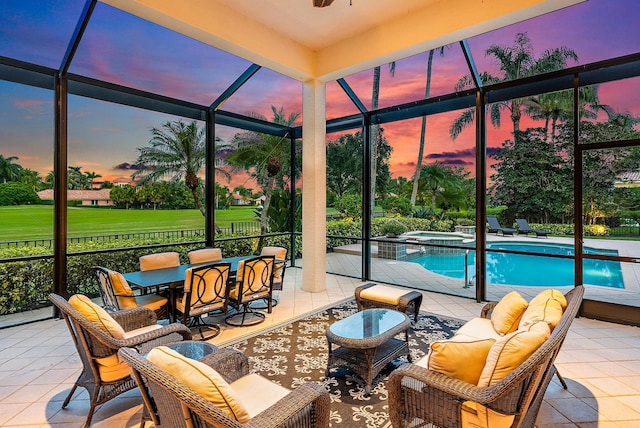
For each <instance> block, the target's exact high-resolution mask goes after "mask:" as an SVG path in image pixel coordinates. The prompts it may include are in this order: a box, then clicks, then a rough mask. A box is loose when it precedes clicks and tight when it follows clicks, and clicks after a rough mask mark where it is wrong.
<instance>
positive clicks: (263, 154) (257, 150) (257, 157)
mask: <svg viewBox="0 0 640 428" xmlns="http://www.w3.org/2000/svg"><path fill="white" fill-rule="evenodd" d="M271 111H272V112H273V119H272V122H274V123H277V124H280V125H285V126H292V125H293V124H295V122H296V120H297V119H298V117H299V116H300V113H291V114H289V115H287V114H285V112H284V109H283V108H280V109H279V110H278V109H277V108H276V107H275V106H271ZM254 117H256V118H258V119H262V120H266V119H265V118H264V117H263V116H260V115H254ZM232 146H235V147H236V149H235V151H234V152H232V153H230V154H229V155H228V157H227V162H228V163H229V164H230V165H231V166H232V167H233V168H234V170H245V171H247V172H249V174H250V175H251V176H252V177H253V178H255V180H256V182H257V183H258V185H259V186H260V187H261V188H262V191H263V195H264V197H265V200H264V202H263V205H262V211H261V214H260V229H261V230H262V233H266V232H267V231H268V228H269V223H268V214H269V205H270V203H271V195H272V194H273V190H274V188H275V187H276V185H277V186H278V187H281V188H284V187H285V186H286V185H291V184H293V183H287V181H290V178H291V177H290V175H291V174H290V171H291V165H290V158H291V156H290V153H291V147H290V139H289V137H286V136H285V137H279V136H275V135H269V134H263V133H257V132H251V131H248V132H243V133H240V134H236V135H235V136H234V137H233V140H232ZM294 167H295V168H296V171H297V170H299V167H298V165H294ZM285 178H286V179H285Z"/></svg>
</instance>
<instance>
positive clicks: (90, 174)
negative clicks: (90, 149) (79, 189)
mask: <svg viewBox="0 0 640 428" xmlns="http://www.w3.org/2000/svg"><path fill="white" fill-rule="evenodd" d="M84 175H85V177H86V178H87V181H88V182H89V189H93V180H95V179H96V178H100V177H102V175H100V174H98V173H97V172H95V171H91V172H85V173H84Z"/></svg>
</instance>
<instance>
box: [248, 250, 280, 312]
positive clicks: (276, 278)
mask: <svg viewBox="0 0 640 428" xmlns="http://www.w3.org/2000/svg"><path fill="white" fill-rule="evenodd" d="M260 255H261V256H274V257H275V260H274V262H273V286H272V288H273V291H274V292H275V291H282V284H283V282H284V272H285V269H286V267H287V249H286V248H284V247H262V250H261V251H260ZM277 304H278V299H277V298H276V297H273V296H272V297H271V306H276V305H277ZM251 307H252V308H253V309H267V303H266V301H265V302H264V303H263V304H260V305H255V304H254V305H251Z"/></svg>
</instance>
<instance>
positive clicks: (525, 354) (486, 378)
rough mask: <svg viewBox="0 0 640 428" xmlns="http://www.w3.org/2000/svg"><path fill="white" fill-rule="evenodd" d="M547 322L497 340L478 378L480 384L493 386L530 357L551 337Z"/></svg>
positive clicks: (481, 385)
mask: <svg viewBox="0 0 640 428" xmlns="http://www.w3.org/2000/svg"><path fill="white" fill-rule="evenodd" d="M549 335H550V330H549V327H548V326H547V325H546V324H545V323H537V324H536V325H535V326H531V329H530V330H517V331H514V332H513V333H509V334H507V335H505V336H503V337H501V338H500V339H498V340H497V341H496V343H494V344H493V346H492V347H491V350H490V351H489V354H488V355H487V361H486V363H485V366H484V368H483V369H482V374H481V375H480V379H479V380H478V386H480V387H484V386H491V385H494V384H496V383H498V382H499V381H501V380H502V379H504V378H505V377H506V376H507V375H508V374H509V373H511V372H512V371H513V370H514V369H516V368H517V367H518V366H519V365H520V364H522V363H523V362H524V361H525V360H526V359H527V358H529V357H530V356H531V355H532V354H533V353H534V352H535V351H536V350H537V349H538V348H539V347H540V345H542V344H543V343H544V341H545V340H547V339H548V338H549Z"/></svg>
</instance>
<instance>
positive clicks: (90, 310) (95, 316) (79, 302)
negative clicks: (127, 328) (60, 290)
mask: <svg viewBox="0 0 640 428" xmlns="http://www.w3.org/2000/svg"><path fill="white" fill-rule="evenodd" d="M69 304H70V305H71V306H73V307H74V308H76V309H77V310H78V312H80V313H81V314H82V316H84V317H85V318H86V319H88V320H89V321H90V322H91V323H92V324H94V325H95V326H96V327H98V328H99V329H100V330H102V331H104V332H105V333H108V334H110V335H111V336H113V337H114V338H115V339H120V340H123V339H124V338H125V332H124V329H123V328H122V326H121V325H120V324H118V323H117V322H116V320H114V319H113V318H112V317H111V315H109V314H108V313H107V311H105V310H104V309H103V308H101V307H100V306H99V305H96V304H95V303H93V302H92V301H91V299H89V298H88V297H87V296H85V295H83V294H74V295H73V296H71V297H70V298H69Z"/></svg>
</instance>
